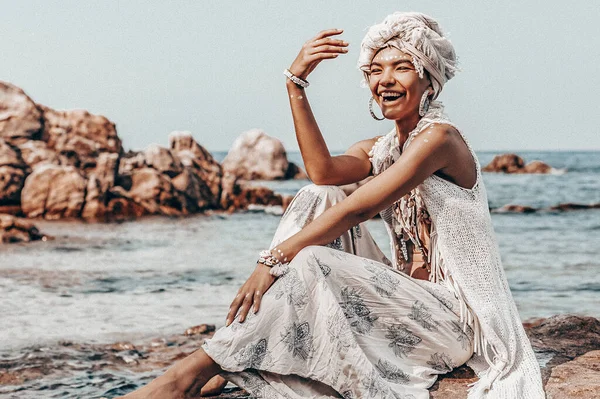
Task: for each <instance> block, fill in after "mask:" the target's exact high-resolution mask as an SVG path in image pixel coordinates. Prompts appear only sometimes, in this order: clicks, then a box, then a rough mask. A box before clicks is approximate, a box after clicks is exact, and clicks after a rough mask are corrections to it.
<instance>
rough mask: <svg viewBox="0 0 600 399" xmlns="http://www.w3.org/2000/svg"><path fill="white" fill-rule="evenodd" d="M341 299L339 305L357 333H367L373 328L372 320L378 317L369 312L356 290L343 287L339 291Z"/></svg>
mask: <svg viewBox="0 0 600 399" xmlns="http://www.w3.org/2000/svg"><path fill="white" fill-rule="evenodd" d="M341 297H342V301H341V302H340V305H341V306H342V310H343V311H344V316H346V319H348V321H349V323H350V327H352V328H353V329H354V331H356V332H357V333H358V334H362V335H365V334H368V333H370V332H371V329H372V328H373V322H374V321H375V320H377V319H378V317H377V316H375V315H374V314H372V313H371V309H369V308H368V307H367V305H365V301H364V300H363V298H362V297H361V296H360V294H359V293H358V290H355V289H354V288H350V287H344V288H343V289H342V293H341Z"/></svg>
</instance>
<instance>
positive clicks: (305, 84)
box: [283, 68, 310, 88]
mask: <svg viewBox="0 0 600 399" xmlns="http://www.w3.org/2000/svg"><path fill="white" fill-rule="evenodd" d="M283 74H284V75H285V76H287V77H288V79H289V80H291V81H292V82H294V83H296V84H297V85H298V86H300V87H302V88H307V87H308V86H310V83H308V81H306V80H304V79H300V78H299V77H298V76H296V75H294V74H293V73H292V72H291V71H290V70H289V69H287V68H286V69H285V70H284V71H283Z"/></svg>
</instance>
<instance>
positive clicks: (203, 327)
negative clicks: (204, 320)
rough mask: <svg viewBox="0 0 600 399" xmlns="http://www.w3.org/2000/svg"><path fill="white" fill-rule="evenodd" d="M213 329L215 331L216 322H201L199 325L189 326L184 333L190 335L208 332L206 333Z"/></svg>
mask: <svg viewBox="0 0 600 399" xmlns="http://www.w3.org/2000/svg"><path fill="white" fill-rule="evenodd" d="M213 331H215V325H214V324H200V325H198V326H194V327H190V328H188V329H187V330H185V332H184V333H183V334H184V335H187V336H190V335H199V334H206V333H209V332H213Z"/></svg>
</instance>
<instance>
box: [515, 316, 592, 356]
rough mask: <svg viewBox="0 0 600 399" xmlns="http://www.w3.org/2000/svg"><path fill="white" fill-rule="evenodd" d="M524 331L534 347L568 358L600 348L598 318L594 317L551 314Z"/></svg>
mask: <svg viewBox="0 0 600 399" xmlns="http://www.w3.org/2000/svg"><path fill="white" fill-rule="evenodd" d="M526 331H527V335H528V336H529V339H530V340H531V344H532V345H533V346H534V347H535V348H539V349H540V350H543V351H544V352H551V353H553V354H556V355H560V356H563V357H566V358H569V359H573V358H575V357H576V356H580V355H583V354H584V353H586V352H589V351H592V350H598V349H600V320H598V319H596V318H594V317H585V316H573V315H560V316H553V317H550V318H547V319H543V320H541V321H539V322H538V323H536V324H535V325H533V326H532V327H531V328H529V329H527V330H526Z"/></svg>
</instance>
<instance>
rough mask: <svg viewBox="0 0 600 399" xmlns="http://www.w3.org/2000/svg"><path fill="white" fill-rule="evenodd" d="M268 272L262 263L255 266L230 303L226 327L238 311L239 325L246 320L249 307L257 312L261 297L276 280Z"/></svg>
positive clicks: (267, 268)
mask: <svg viewBox="0 0 600 399" xmlns="http://www.w3.org/2000/svg"><path fill="white" fill-rule="evenodd" d="M270 270H271V268H270V267H268V266H265V265H263V264H262V263H258V264H257V265H256V269H254V272H253V273H252V274H251V275H250V277H249V278H248V280H246V282H245V283H244V285H242V287H241V288H240V289H239V290H238V293H237V295H236V297H235V298H234V300H233V302H231V306H230V307H229V312H228V313H227V320H226V322H225V325H226V326H228V325H230V324H231V323H232V322H233V320H234V319H235V316H236V315H237V313H238V310H239V312H240V314H239V316H240V317H239V319H238V321H239V322H240V323H243V322H244V320H246V316H247V315H248V312H249V311H250V308H251V307H252V311H253V312H254V313H256V312H258V310H259V308H260V301H261V299H262V296H263V295H264V293H265V292H266V291H267V290H268V289H269V287H270V286H271V285H272V284H273V283H274V282H275V280H276V279H277V277H274V276H272V275H271V273H269V272H270Z"/></svg>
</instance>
